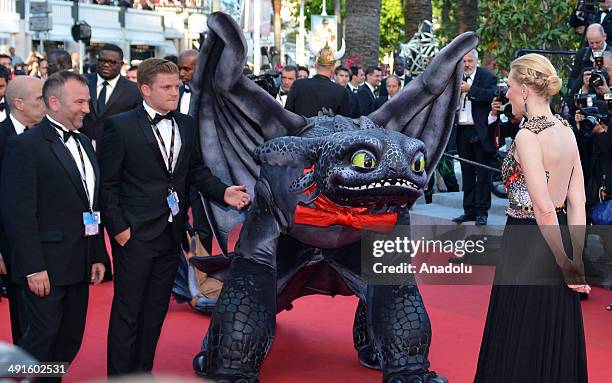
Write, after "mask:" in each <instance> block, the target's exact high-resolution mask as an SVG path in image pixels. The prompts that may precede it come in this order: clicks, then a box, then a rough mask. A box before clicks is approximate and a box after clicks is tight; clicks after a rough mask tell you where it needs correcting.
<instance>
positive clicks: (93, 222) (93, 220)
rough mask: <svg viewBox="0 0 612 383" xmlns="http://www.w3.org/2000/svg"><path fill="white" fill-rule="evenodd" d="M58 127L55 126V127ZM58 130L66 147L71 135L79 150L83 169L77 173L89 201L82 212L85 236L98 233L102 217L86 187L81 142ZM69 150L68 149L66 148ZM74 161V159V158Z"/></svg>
mask: <svg viewBox="0 0 612 383" xmlns="http://www.w3.org/2000/svg"><path fill="white" fill-rule="evenodd" d="M55 128H56V129H58V128H57V127H55ZM58 132H61V136H60V139H61V141H62V143H63V144H64V146H65V147H66V149H68V145H66V141H67V139H69V138H70V137H72V139H73V140H74V142H75V144H76V147H77V151H78V152H79V158H80V159H81V169H83V171H82V172H81V171H79V175H80V176H81V182H83V188H84V189H85V195H86V196H87V202H88V203H89V211H86V212H84V213H83V225H85V236H86V237H89V236H92V235H98V234H99V233H100V224H101V223H102V219H101V218H100V212H99V211H94V210H93V199H92V198H91V196H90V195H89V189H88V188H87V170H86V168H85V157H84V156H83V150H82V149H81V143H80V142H79V140H78V139H77V137H76V135H72V136H68V138H67V139H64V133H63V132H64V131H63V130H61V129H58ZM68 151H69V152H70V149H68ZM75 162H76V159H75Z"/></svg>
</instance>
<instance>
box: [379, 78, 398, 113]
mask: <svg viewBox="0 0 612 383" xmlns="http://www.w3.org/2000/svg"><path fill="white" fill-rule="evenodd" d="M380 86H381V92H382V87H383V84H381V85H380ZM384 88H385V90H386V91H387V92H386V94H385V95H384V96H379V97H378V98H377V99H376V102H375V106H374V108H375V109H378V108H380V107H381V106H383V104H384V103H385V102H387V101H389V100H390V99H391V97H393V96H395V95H396V94H397V93H398V92H399V91H400V89H401V82H400V79H399V77H397V76H395V75H391V76H389V77H387V78H386V79H385V80H384Z"/></svg>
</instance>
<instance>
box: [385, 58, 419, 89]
mask: <svg viewBox="0 0 612 383" xmlns="http://www.w3.org/2000/svg"><path fill="white" fill-rule="evenodd" d="M393 75H394V76H395V77H397V79H398V80H399V82H400V85H399V88H400V89H402V88H403V87H405V86H406V84H408V83H409V82H410V81H412V77H410V76H409V75H408V74H407V73H406V59H404V58H403V57H401V56H396V57H395V58H394V59H393ZM389 77H391V76H389ZM389 77H387V78H385V79H384V80H382V83H381V84H380V95H379V97H383V98H384V97H385V96H387V95H388V92H387V79H388V78H389Z"/></svg>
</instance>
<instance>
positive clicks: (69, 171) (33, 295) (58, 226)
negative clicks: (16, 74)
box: [0, 71, 105, 380]
mask: <svg viewBox="0 0 612 383" xmlns="http://www.w3.org/2000/svg"><path fill="white" fill-rule="evenodd" d="M43 97H44V101H45V104H46V107H47V117H46V118H44V119H43V120H42V121H41V122H40V123H39V124H38V125H36V127H35V128H34V129H30V130H28V131H27V132H25V133H23V134H21V135H19V136H16V137H14V138H12V139H10V140H9V141H8V143H7V145H6V151H5V154H4V158H3V161H2V177H1V182H0V204H1V209H2V220H3V222H4V223H5V224H6V223H9V222H10V224H6V225H5V228H6V232H7V235H8V238H9V244H10V248H11V278H12V282H13V283H15V284H17V285H18V287H17V294H18V299H17V305H18V307H19V312H20V315H19V318H20V322H21V323H20V324H21V329H22V331H23V335H22V337H21V338H20V339H19V341H18V342H17V344H18V345H19V346H20V347H22V348H23V349H24V350H25V351H27V352H28V353H30V354H31V355H33V356H34V357H35V358H36V359H37V360H39V361H40V362H58V361H61V362H71V361H72V360H73V359H74V357H75V356H76V354H77V352H78V350H79V348H80V346H81V341H82V338H83V332H84V330H85V317H86V314H87V301H88V295H89V283H90V282H91V283H93V284H97V283H99V282H100V281H101V280H102V277H103V275H104V265H103V264H102V263H101V262H102V260H103V259H104V258H103V253H104V251H105V248H104V237H103V235H102V229H101V227H100V225H99V219H96V217H99V212H98V211H97V209H98V189H99V179H100V177H99V170H98V165H97V162H96V156H95V152H94V150H93V146H92V145H91V142H90V141H89V139H88V138H87V137H86V136H84V135H83V134H80V133H79V132H78V129H80V128H81V126H82V123H83V118H84V116H85V114H87V113H88V112H89V91H88V89H87V81H86V80H85V79H84V78H83V77H82V76H80V75H78V74H76V73H72V72H67V71H61V72H57V73H55V74H54V75H52V76H49V78H48V79H47V80H46V81H45V84H44V86H43ZM58 380H59V379H58Z"/></svg>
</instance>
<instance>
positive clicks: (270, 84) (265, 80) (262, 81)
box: [247, 73, 280, 97]
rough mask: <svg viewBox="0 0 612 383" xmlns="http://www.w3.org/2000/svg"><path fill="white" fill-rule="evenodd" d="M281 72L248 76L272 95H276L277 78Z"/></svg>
mask: <svg viewBox="0 0 612 383" xmlns="http://www.w3.org/2000/svg"><path fill="white" fill-rule="evenodd" d="M279 75H280V74H279V73H265V74H262V75H260V76H255V75H252V74H250V75H248V76H247V77H248V78H249V79H251V80H253V81H254V82H255V84H257V85H258V86H259V87H260V88H262V89H263V90H265V91H266V92H268V94H270V95H271V96H272V97H276V95H277V94H278V84H277V81H276V79H277V78H278V77H279Z"/></svg>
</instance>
